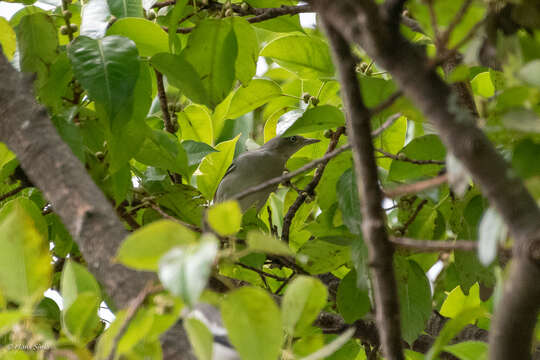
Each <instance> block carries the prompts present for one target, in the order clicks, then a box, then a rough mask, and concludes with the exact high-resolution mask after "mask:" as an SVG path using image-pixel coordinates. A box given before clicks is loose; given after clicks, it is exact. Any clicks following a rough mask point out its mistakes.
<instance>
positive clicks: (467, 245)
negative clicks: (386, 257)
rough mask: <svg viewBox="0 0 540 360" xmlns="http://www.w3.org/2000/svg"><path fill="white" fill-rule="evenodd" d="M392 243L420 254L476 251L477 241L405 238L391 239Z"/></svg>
mask: <svg viewBox="0 0 540 360" xmlns="http://www.w3.org/2000/svg"><path fill="white" fill-rule="evenodd" d="M390 242H391V243H392V244H394V245H395V246H396V247H398V248H403V249H411V250H414V251H420V252H432V251H433V252H436V251H453V250H460V251H476V248H477V247H478V242H477V241H467V240H458V241H452V242H451V241H437V240H418V239H411V238H405V237H390Z"/></svg>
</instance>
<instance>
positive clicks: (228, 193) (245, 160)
mask: <svg viewBox="0 0 540 360" xmlns="http://www.w3.org/2000/svg"><path fill="white" fill-rule="evenodd" d="M319 141H320V140H317V139H307V138H305V137H303V136H300V135H294V136H288V137H280V136H277V137H275V138H273V139H271V140H269V141H268V142H266V143H265V144H264V145H262V146H261V147H259V148H258V149H256V150H252V151H248V152H245V153H243V154H241V155H240V156H238V157H237V158H236V159H235V160H234V161H233V163H232V164H231V166H230V167H229V169H227V172H226V173H225V175H224V176H223V179H221V182H220V183H219V186H218V188H217V191H216V195H215V197H214V201H215V202H222V201H225V200H228V199H232V198H233V197H234V196H235V195H236V194H239V193H240V192H242V191H244V190H247V189H249V188H251V187H253V186H256V185H259V184H262V183H264V182H265V181H268V180H270V179H273V178H275V177H278V176H281V175H282V174H283V171H284V170H285V164H286V163H287V160H289V158H290V157H291V156H292V155H293V154H294V153H296V152H297V151H298V150H300V149H301V148H303V147H304V146H306V145H309V144H314V143H317V142H319ZM277 187H278V185H277V184H276V185H273V186H269V187H267V188H266V189H263V190H260V191H258V192H255V193H252V194H250V195H247V196H245V197H243V198H241V199H238V202H239V203H240V207H241V208H242V212H245V211H246V210H248V209H249V208H250V207H252V206H255V207H256V208H257V211H259V210H260V209H261V208H262V207H263V206H264V204H265V203H266V200H267V199H268V196H270V193H272V192H273V191H275V190H276V189H277Z"/></svg>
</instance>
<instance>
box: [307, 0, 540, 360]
mask: <svg viewBox="0 0 540 360" xmlns="http://www.w3.org/2000/svg"><path fill="white" fill-rule="evenodd" d="M312 3H313V4H314V7H315V8H316V10H317V11H318V12H319V14H320V15H321V16H323V15H324V16H325V17H326V18H327V19H329V21H331V22H332V23H333V24H336V29H338V30H339V31H340V32H341V33H342V34H343V36H344V37H345V38H346V39H348V40H349V41H351V42H352V43H356V44H358V45H359V46H361V47H362V49H364V50H365V51H366V53H367V54H368V56H369V57H370V58H372V59H374V60H375V61H376V62H377V63H378V64H379V65H380V66H381V67H382V68H384V69H386V70H387V71H388V72H389V73H390V74H391V75H392V77H393V79H394V81H396V83H397V84H398V85H399V86H400V88H401V89H402V90H403V92H404V94H405V95H406V96H407V97H408V98H410V99H411V100H412V101H413V102H414V103H415V105H416V106H417V107H418V108H419V109H420V110H421V111H422V112H423V113H424V115H425V116H426V118H427V119H429V120H430V121H431V122H432V123H433V125H434V126H435V127H436V129H437V130H438V133H439V136H440V137H441V140H442V142H443V143H444V144H445V146H446V148H447V149H448V151H450V152H452V153H453V155H454V156H455V157H456V158H457V159H459V160H460V161H461V162H462V163H463V164H464V166H465V167H466V168H467V170H468V171H469V173H470V174H471V175H472V177H473V180H474V181H475V182H476V183H477V184H478V185H479V186H480V188H481V189H482V192H483V194H484V195H485V196H486V198H487V199H488V200H489V202H490V204H491V205H492V206H494V207H495V208H496V209H497V211H498V212H499V214H500V215H501V216H502V218H503V219H504V221H505V223H506V224H507V225H508V228H509V230H510V233H511V234H512V237H513V238H514V239H515V243H514V250H513V253H514V257H513V261H512V262H511V265H510V275H509V278H508V279H507V280H506V281H505V288H504V291H503V296H502V298H501V301H500V303H499V304H498V307H497V311H496V314H495V318H494V321H493V322H492V329H493V330H492V331H491V340H490V352H489V353H490V359H492V360H503V359H510V358H516V359H518V358H519V359H526V358H529V357H530V349H531V339H532V332H533V329H534V326H535V321H536V317H535V314H537V313H538V311H539V309H540V303H539V302H538V301H537V300H536V299H540V282H538V279H539V278H540V209H539V208H538V206H537V204H536V202H535V200H534V199H533V197H532V196H531V195H530V194H529V192H528V191H527V189H526V188H525V186H524V184H523V182H522V181H521V179H520V178H519V177H517V176H515V175H513V172H512V171H510V169H509V166H508V164H507V163H506V162H505V160H504V159H503V158H502V157H501V155H500V154H499V153H498V152H497V151H496V149H495V148H494V147H493V145H492V144H491V143H490V142H489V140H488V139H487V137H486V136H485V135H484V134H483V133H482V131H481V130H480V129H478V128H477V127H476V126H475V121H474V118H473V116H472V114H471V113H470V111H468V110H467V109H463V107H462V106H460V104H459V100H458V99H459V97H458V96H457V95H456V94H455V93H453V92H452V90H451V88H450V86H449V85H448V84H446V83H445V82H444V81H443V80H442V79H441V78H440V77H439V76H438V75H437V73H436V71H435V69H434V68H433V67H432V66H429V62H428V59H427V56H426V54H425V52H424V51H422V50H420V49H418V48H416V47H415V46H414V45H412V44H411V43H410V42H409V41H407V40H406V39H405V38H404V37H403V36H402V35H401V34H400V33H399V32H398V31H395V30H393V29H392V28H391V27H389V26H387V24H386V23H385V21H384V20H383V18H382V16H381V14H380V10H379V8H378V6H377V5H376V4H375V3H374V2H372V1H368V0H360V1H357V0H342V1H339V2H328V1H323V0H314V1H313V2H312ZM479 26H480V25H477V26H475V28H478V27H479ZM468 37H469V36H466V38H468ZM464 40H466V39H464ZM395 54H400V55H401V56H399V57H396V56H395Z"/></svg>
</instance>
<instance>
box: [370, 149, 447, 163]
mask: <svg viewBox="0 0 540 360" xmlns="http://www.w3.org/2000/svg"><path fill="white" fill-rule="evenodd" d="M375 151H377V152H380V153H381V154H383V155H384V156H385V157H388V158H390V159H393V160H398V161H405V162H410V163H412V164H416V165H444V164H445V162H444V161H440V160H416V159H411V158H409V157H407V156H403V155H394V154H391V153H389V152H387V151H384V150H383V149H379V148H375Z"/></svg>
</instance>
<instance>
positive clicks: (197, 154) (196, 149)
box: [182, 140, 217, 166]
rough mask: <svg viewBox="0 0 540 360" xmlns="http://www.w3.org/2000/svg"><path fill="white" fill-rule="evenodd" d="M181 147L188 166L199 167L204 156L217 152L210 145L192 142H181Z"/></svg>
mask: <svg viewBox="0 0 540 360" xmlns="http://www.w3.org/2000/svg"><path fill="white" fill-rule="evenodd" d="M182 146H183V147H184V150H185V151H186V154H187V157H188V165H189V166H194V165H199V164H200V163H201V161H202V159H204V157H205V156H206V155H208V154H211V153H213V152H217V150H216V149H214V148H213V147H211V146H210V145H208V144H206V143H203V142H198V141H193V140H184V141H182Z"/></svg>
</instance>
